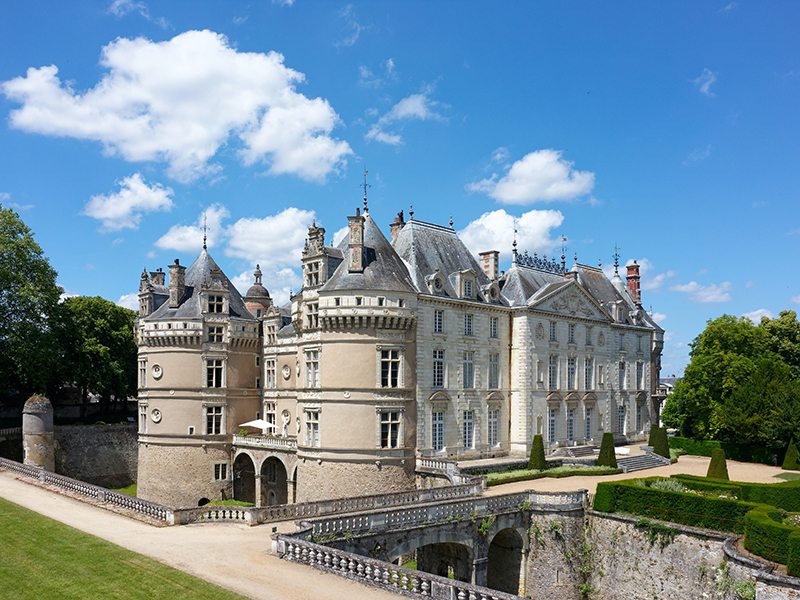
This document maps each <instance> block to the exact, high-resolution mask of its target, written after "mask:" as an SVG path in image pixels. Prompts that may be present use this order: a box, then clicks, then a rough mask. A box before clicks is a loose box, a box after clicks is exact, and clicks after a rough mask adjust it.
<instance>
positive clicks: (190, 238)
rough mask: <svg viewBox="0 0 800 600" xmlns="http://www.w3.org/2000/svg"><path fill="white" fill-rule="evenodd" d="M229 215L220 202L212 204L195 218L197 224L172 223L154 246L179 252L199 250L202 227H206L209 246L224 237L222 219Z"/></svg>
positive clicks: (201, 245) (202, 233) (201, 241)
mask: <svg viewBox="0 0 800 600" xmlns="http://www.w3.org/2000/svg"><path fill="white" fill-rule="evenodd" d="M229 216H230V213H229V212H228V209H227V208H225V207H224V206H222V205H221V204H212V205H211V206H209V207H208V208H207V209H206V210H205V211H204V212H202V213H200V216H199V217H198V218H197V225H173V226H172V227H170V228H169V231H167V233H165V234H164V235H162V236H161V237H160V238H159V239H158V240H157V241H156V246H157V247H159V248H161V249H162V250H178V251H179V252H199V251H200V249H201V248H202V247H203V235H204V231H203V227H204V226H205V227H206V230H207V236H208V241H207V245H208V247H209V248H211V247H213V246H215V245H216V244H217V243H218V242H219V241H221V240H222V239H224V238H225V234H226V232H225V230H224V229H223V227H222V221H223V220H225V219H227V218H228V217H229Z"/></svg>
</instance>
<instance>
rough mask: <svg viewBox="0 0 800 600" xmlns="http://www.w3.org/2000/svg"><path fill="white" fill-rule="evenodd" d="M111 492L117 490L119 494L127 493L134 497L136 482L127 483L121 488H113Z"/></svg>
mask: <svg viewBox="0 0 800 600" xmlns="http://www.w3.org/2000/svg"><path fill="white" fill-rule="evenodd" d="M112 491H113V492H119V493H120V494H128V496H133V497H136V484H135V483H134V484H132V485H129V486H127V487H121V488H114V489H113V490H112Z"/></svg>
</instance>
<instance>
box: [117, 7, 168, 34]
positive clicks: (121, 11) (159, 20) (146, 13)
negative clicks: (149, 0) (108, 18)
mask: <svg viewBox="0 0 800 600" xmlns="http://www.w3.org/2000/svg"><path fill="white" fill-rule="evenodd" d="M134 11H135V12H138V13H139V14H140V15H141V16H143V17H144V18H145V19H147V20H148V21H150V22H151V23H155V24H156V25H158V26H159V27H161V28H162V29H167V28H168V27H169V21H167V20H166V19H165V18H164V17H153V16H152V15H151V14H150V9H148V8H147V4H145V3H144V2H137V1H136V0H113V2H112V3H111V4H109V6H108V9H107V10H106V12H107V13H108V14H110V15H114V16H115V17H117V18H118V19H121V18H122V17H124V16H125V15H127V14H128V13H130V12H134Z"/></svg>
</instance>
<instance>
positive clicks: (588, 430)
mask: <svg viewBox="0 0 800 600" xmlns="http://www.w3.org/2000/svg"><path fill="white" fill-rule="evenodd" d="M583 426H584V428H585V431H584V434H585V437H586V441H589V440H590V439H592V409H591V408H587V409H586V414H585V415H584V417H583Z"/></svg>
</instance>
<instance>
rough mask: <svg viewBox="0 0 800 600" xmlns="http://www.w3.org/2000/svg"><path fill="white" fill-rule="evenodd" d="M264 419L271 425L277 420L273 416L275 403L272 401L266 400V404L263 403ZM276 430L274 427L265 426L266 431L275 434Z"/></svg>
mask: <svg viewBox="0 0 800 600" xmlns="http://www.w3.org/2000/svg"><path fill="white" fill-rule="evenodd" d="M264 420H265V421H266V422H267V423H270V424H272V425H275V424H276V422H277V421H276V418H275V403H274V402H267V403H266V404H264ZM276 431H277V429H276V428H275V427H268V428H267V433H271V434H275V432H276Z"/></svg>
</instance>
